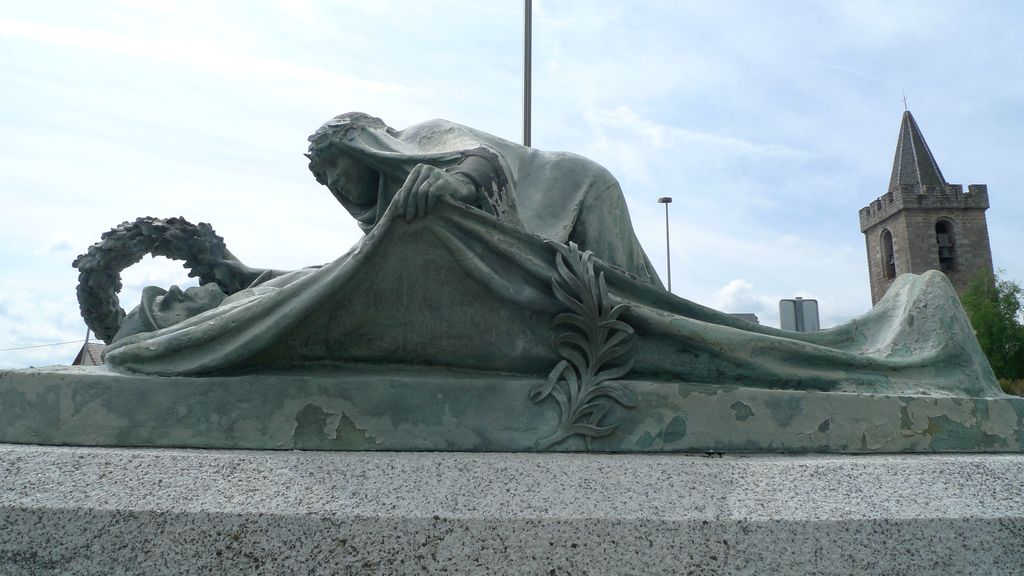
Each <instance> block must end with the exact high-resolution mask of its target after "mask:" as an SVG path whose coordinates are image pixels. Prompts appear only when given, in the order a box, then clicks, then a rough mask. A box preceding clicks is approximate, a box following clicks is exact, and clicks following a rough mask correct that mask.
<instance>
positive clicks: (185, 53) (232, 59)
mask: <svg viewBox="0 0 1024 576" xmlns="http://www.w3.org/2000/svg"><path fill="white" fill-rule="evenodd" d="M2 36H7V37H10V38H17V39H21V40H28V41H32V42H39V43H45V44H51V45H58V46H67V47H71V48H76V49H84V50H100V51H106V52H113V53H116V54H121V55H126V56H131V57H133V58H141V59H151V60H157V61H161V62H166V63H171V64H178V65H184V66H188V67H191V68H196V69H202V70H205V71H208V72H212V73H216V74H218V75H222V77H235V76H256V77H262V78H267V79H268V81H269V80H270V79H273V78H277V79H279V80H281V81H289V80H290V81H303V82H311V83H316V84H318V85H321V86H323V87H324V88H327V87H330V89H331V90H336V91H339V92H344V91H346V90H361V91H369V92H375V93H380V92H397V91H402V92H414V93H421V94H422V93H423V92H424V90H422V89H417V88H413V87H409V86H404V85H401V84H396V83H391V82H380V81H376V80H365V79H362V78H357V77H354V76H348V75H344V74H338V73H335V72H330V71H327V70H323V69H321V68H316V67H310V66H303V65H300V64H295V63H293V62H289V61H287V60H281V59H277V58H261V57H258V56H254V55H251V54H249V53H246V52H241V51H237V50H232V49H230V48H228V47H227V46H225V45H224V44H223V43H221V42H209V41H205V40H202V39H199V38H182V37H174V36H162V37H161V36H136V35H128V34H117V33H112V32H107V31H105V30H93V29H85V28H70V27H60V26H50V25H46V24H35V23H32V22H25V21H20V20H11V19H0V37H2Z"/></svg>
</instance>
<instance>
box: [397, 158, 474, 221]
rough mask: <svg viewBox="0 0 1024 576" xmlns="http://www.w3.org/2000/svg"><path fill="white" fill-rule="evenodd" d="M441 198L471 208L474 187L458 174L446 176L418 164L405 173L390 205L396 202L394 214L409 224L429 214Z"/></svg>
mask: <svg viewBox="0 0 1024 576" xmlns="http://www.w3.org/2000/svg"><path fill="white" fill-rule="evenodd" d="M442 196H448V197H450V198H452V199H454V200H458V201H459V202H463V203H466V204H473V203H474V201H475V200H476V186H474V184H473V182H472V181H470V179H469V178H467V177H466V176H464V175H462V174H449V173H448V172H445V171H444V170H441V169H440V168H436V167H434V166H430V165H427V164H419V165H417V166H416V167H415V168H413V169H412V172H410V173H409V177H408V178H406V179H405V184H402V187H401V188H400V189H399V190H398V194H396V195H395V200H394V201H395V202H398V213H399V214H402V215H403V216H404V217H405V220H406V221H410V220H412V219H413V218H421V217H423V216H424V215H426V214H427V213H429V212H430V211H431V210H433V209H434V205H435V204H437V199H438V198H440V197H442Z"/></svg>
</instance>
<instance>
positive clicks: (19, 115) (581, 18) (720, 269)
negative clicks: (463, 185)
mask: <svg viewBox="0 0 1024 576" xmlns="http://www.w3.org/2000/svg"><path fill="white" fill-rule="evenodd" d="M0 1H2V5H3V9H2V10H0V55H2V57H0V126H2V130H0V195H2V203H0V210H2V215H3V224H4V225H3V226H2V227H0V350H4V351H0V368H11V367H26V366H46V365H52V364H69V363H70V362H71V360H72V359H73V358H74V355H75V354H76V352H77V351H78V348H79V345H80V342H81V341H82V340H83V339H84V337H85V334H86V328H85V324H84V322H83V321H82V320H81V317H80V315H79V312H78V306H77V301H76V297H75V286H76V283H77V271H76V270H74V269H73V268H72V267H71V262H72V261H73V260H74V258H75V256H76V255H78V254H80V253H83V252H84V251H85V250H86V249H87V248H88V246H89V245H90V244H92V243H94V242H97V241H98V240H99V237H100V234H101V233H103V232H104V231H106V230H108V229H110V228H111V227H113V226H116V225H117V224H119V223H121V222H123V221H126V220H134V219H135V218H136V217H139V216H155V217H163V218H167V217H171V216H183V217H185V218H186V219H188V220H190V221H191V222H193V223H196V222H208V223H210V224H211V225H212V226H213V227H214V229H215V230H216V231H217V233H218V234H219V235H220V236H222V237H223V238H224V239H225V241H226V243H227V245H228V247H229V249H230V250H231V251H232V252H233V253H234V254H235V255H236V256H238V257H239V258H240V259H241V260H242V261H243V262H245V263H247V264H249V265H252V266H257V267H261V268H275V269H295V268H299V267H302V266H307V265H313V264H322V263H325V262H329V261H331V260H333V259H334V258H336V257H337V256H339V255H341V254H342V253H344V252H345V251H346V249H347V248H348V247H349V246H350V245H352V244H353V243H354V242H356V241H357V240H358V239H359V238H360V236H361V233H360V232H359V230H358V228H357V227H356V225H355V222H354V221H353V220H352V219H351V218H350V217H349V215H348V214H347V213H346V212H345V210H344V209H343V208H342V207H341V205H340V204H338V203H337V202H336V201H335V200H334V199H333V198H332V197H331V195H330V193H329V192H328V191H327V190H326V188H324V187H322V186H320V185H319V184H317V183H316V181H315V180H314V179H313V177H312V176H311V175H310V173H309V171H308V169H307V167H306V159H305V158H304V157H303V155H302V154H303V153H304V152H305V151H306V146H307V142H306V137H307V136H308V135H309V134H311V133H312V132H313V131H314V130H315V129H316V128H317V127H318V126H319V125H320V124H322V123H323V122H325V121H326V120H328V119H330V118H331V117H333V116H334V115H336V114H340V113H343V112H349V111H362V112H366V113H369V114H372V115H374V116H378V117H380V118H382V119H383V120H385V121H386V122H387V123H388V124H389V125H390V126H392V127H395V128H398V129H401V128H404V127H407V126H409V125H412V124H415V123H418V122H421V121H424V120H428V119H432V118H446V119H448V120H452V121H455V122H459V123H462V124H466V125H470V126H473V127H475V128H479V129H481V130H484V131H486V132H490V133H492V134H495V135H497V136H500V137H503V138H506V139H509V140H513V141H521V139H522V70H523V2H522V1H521V0H474V1H469V0H464V1H460V0H417V1H413V0H407V1H397V0H394V1H389V0H372V1H370V0H364V1H359V2H355V1H344V0H329V1H328V0H324V1H318V0H305V1H285V0H279V1H269V0H264V1H259V0H246V1H229V0H208V1H195V2H190V1H187V0H180V1H179V0H173V1H172V0H92V1H89V2H80V1H71V0H69V1H56V0H52V1H51V0H36V1H34V2H16V1H13V0H0ZM1022 12H1024V7H1021V5H1020V3H1019V2H1016V1H998V0H987V1H985V2H977V1H970V2H969V1H966V0H957V1H952V0H928V1H909V0H890V1H873V0H856V1H839V0H837V1H828V2H826V1H814V2H812V1H797V0H775V1H772V2H763V1H740V0H723V1H719V2H710V1H686V0H664V1H657V0H632V1H630V2H622V1H621V0H535V1H534V3H533V16H534V19H533V78H532V84H533V99H532V110H533V123H532V144H533V146H534V147H536V148H539V149H544V150H566V151H571V152H575V153H578V154H581V155H583V156H587V157H589V158H591V159H593V160H595V161H597V162H599V163H601V164H603V165H604V166H606V167H607V168H609V169H610V170H611V172H612V173H613V174H615V175H616V177H617V178H618V179H619V181H620V183H621V184H622V187H623V190H624V192H625V194H626V199H627V202H628V204H629V207H630V211H631V214H632V220H633V224H634V227H635V228H636V230H637V235H638V237H639V238H640V240H641V243H642V244H643V246H644V248H645V250H646V251H647V253H648V255H649V256H650V258H651V260H652V261H653V262H654V264H655V266H656V268H657V270H658V272H659V274H660V275H661V276H662V278H663V279H664V278H665V277H666V270H665V268H666V266H665V262H666V244H665V212H664V206H663V205H661V204H658V203H657V202H656V200H657V198H658V197H660V196H671V197H673V198H674V202H673V203H672V204H671V206H670V207H669V218H668V220H669V222H668V224H669V230H670V237H671V243H670V247H671V250H670V253H671V265H672V266H671V267H672V288H673V291H674V292H675V293H676V294H678V295H680V296H682V297H685V298H688V299H690V300H693V301H696V302H699V303H701V304H705V305H708V306H712V307H715V308H718V309H720V310H724V311H726V312H748V313H749V312H752V313H755V314H757V315H758V317H759V318H760V320H761V322H762V323H763V324H768V325H773V326H778V323H779V318H778V301H779V299H781V298H792V297H795V296H801V297H804V298H815V299H817V300H818V302H819V309H820V313H821V324H822V326H823V327H829V326H834V325H836V324H838V323H841V322H844V321H847V320H849V319H851V318H854V317H856V316H858V315H861V314H863V313H865V312H866V311H867V310H868V309H869V308H870V306H871V302H870V289H869V284H868V273H867V262H866V255H865V247H864V237H863V235H862V234H861V232H860V230H859V222H858V210H859V209H860V208H862V207H863V206H866V205H867V204H868V203H869V202H870V201H871V200H873V199H875V198H876V197H878V196H880V195H881V194H883V193H884V192H885V191H886V188H887V186H888V181H889V175H890V171H891V167H892V159H893V153H894V151H895V145H896V138H897V135H898V130H899V123H900V118H901V115H902V113H903V109H904V101H903V97H904V94H905V95H906V97H907V104H908V106H909V109H910V110H911V112H912V113H913V114H914V117H915V118H916V119H917V122H918V124H919V126H920V127H921V130H922V132H923V134H924V136H925V139H926V140H927V142H928V144H929V146H930V148H931V150H932V153H933V154H934V156H935V158H936V160H937V162H938V164H939V166H940V168H941V170H942V172H943V174H944V176H945V177H946V179H947V180H948V181H949V182H950V183H957V184H964V185H965V186H966V185H967V184H974V183H981V184H988V186H989V195H990V199H991V204H992V208H991V209H990V210H989V211H988V223H989V233H990V237H991V242H992V252H993V260H994V263H995V266H996V268H998V269H1001V270H1003V271H1004V276H1005V277H1006V278H1009V279H1014V280H1018V281H1024V251H1021V250H1018V249H1017V247H1018V246H1019V245H1020V244H1021V240H1022V239H1024V232H1022V231H1021V228H1022V227H1021V225H1020V223H1021V222H1022V221H1024V198H1022V196H1021V194H1020V189H1021V186H1022V185H1024V162H1022V161H1021V158H1024V149H1022V144H1021V136H1020V132H1021V130H1020V128H1021V126H1022V124H1024V123H1022V120H1024V63H1022V60H1021V58H1020V55H1021V54H1024V29H1022V28H1021V27H1020V25H1019V23H1020V21H1021V17H1022ZM121 276H122V282H123V284H124V289H123V290H122V292H121V305H122V306H123V307H124V308H125V309H127V310H130V309H131V308H132V307H134V306H135V305H136V304H137V303H138V300H139V295H140V293H141V289H142V287H143V286H146V285H157V286H161V287H165V288H166V287H168V286H170V285H171V284H178V285H180V286H182V287H184V286H186V285H192V284H194V282H195V281H194V280H191V279H189V278H187V275H186V271H185V270H184V269H183V268H182V267H181V263H180V262H174V261H170V260H166V259H162V258H158V259H150V258H148V257H147V258H146V259H144V260H143V262H141V263H139V264H137V265H135V266H132V267H130V268H128V269H127V270H125V271H124V272H123V273H122V275H121ZM58 342H72V343H71V344H63V345H58V346H44V347H38V348H29V349H24V350H8V349H10V348H21V347H26V346H37V345H44V344H53V343H58ZM74 342H78V344H76V343H74Z"/></svg>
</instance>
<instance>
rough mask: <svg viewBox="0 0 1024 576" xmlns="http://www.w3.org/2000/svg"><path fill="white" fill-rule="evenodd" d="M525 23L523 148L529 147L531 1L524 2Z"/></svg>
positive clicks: (531, 41)
mask: <svg viewBox="0 0 1024 576" xmlns="http://www.w3.org/2000/svg"><path fill="white" fill-rule="evenodd" d="M524 13H525V16H526V17H525V21H524V25H523V31H524V32H523V146H530V99H531V94H530V93H531V86H530V80H531V79H530V76H531V74H532V69H531V68H532V67H531V64H530V60H531V58H532V55H531V44H532V43H533V38H532V37H533V0H525V6H524Z"/></svg>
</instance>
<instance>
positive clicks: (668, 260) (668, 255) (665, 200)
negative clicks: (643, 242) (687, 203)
mask: <svg viewBox="0 0 1024 576" xmlns="http://www.w3.org/2000/svg"><path fill="white" fill-rule="evenodd" d="M671 203H672V197H671V196H662V197H661V198H658V204H664V205H665V268H666V269H667V270H668V291H669V292H671V291H672V247H671V244H670V243H669V238H668V205H669V204H671Z"/></svg>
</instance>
